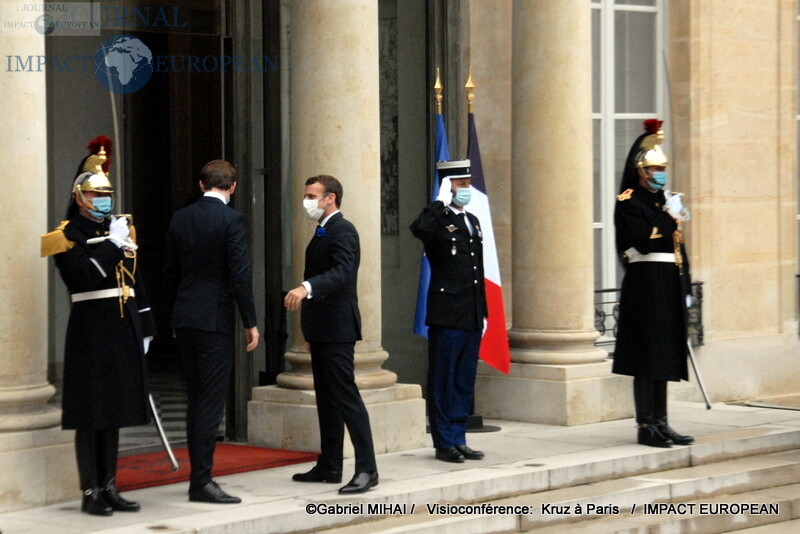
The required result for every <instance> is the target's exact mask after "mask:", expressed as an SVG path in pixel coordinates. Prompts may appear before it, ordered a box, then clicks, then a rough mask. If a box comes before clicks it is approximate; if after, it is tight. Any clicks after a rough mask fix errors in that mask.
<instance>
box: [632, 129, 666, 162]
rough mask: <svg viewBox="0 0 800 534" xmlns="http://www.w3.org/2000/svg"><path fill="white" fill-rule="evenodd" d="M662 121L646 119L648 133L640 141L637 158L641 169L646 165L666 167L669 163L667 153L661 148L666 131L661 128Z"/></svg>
mask: <svg viewBox="0 0 800 534" xmlns="http://www.w3.org/2000/svg"><path fill="white" fill-rule="evenodd" d="M661 124H662V121H659V120H655V119H650V120H649V121H645V123H644V127H645V131H646V132H647V133H648V135H647V136H646V137H645V138H644V139H642V141H641V143H639V147H640V150H639V155H638V156H637V158H636V166H637V167H639V168H640V169H644V168H645V167H666V166H667V165H669V161H667V155H666V154H664V151H663V150H661V143H663V142H664V131H663V130H662V129H661Z"/></svg>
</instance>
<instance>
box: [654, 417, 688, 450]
mask: <svg viewBox="0 0 800 534" xmlns="http://www.w3.org/2000/svg"><path fill="white" fill-rule="evenodd" d="M656 427H658V431H659V432H661V435H663V436H664V437H665V438H667V439H670V440H672V442H673V443H674V444H675V445H691V444H692V443H694V437H692V436H684V435H683V434H678V433H677V432H675V431H674V430H672V428H671V427H670V426H669V425H668V424H667V419H666V418H664V419H661V420H659V421H658V424H657V425H656Z"/></svg>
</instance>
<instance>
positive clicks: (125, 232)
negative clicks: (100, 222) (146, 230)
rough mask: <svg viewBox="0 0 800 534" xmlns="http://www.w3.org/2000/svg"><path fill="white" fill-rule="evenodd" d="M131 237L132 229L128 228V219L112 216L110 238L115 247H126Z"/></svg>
mask: <svg viewBox="0 0 800 534" xmlns="http://www.w3.org/2000/svg"><path fill="white" fill-rule="evenodd" d="M130 236H131V229H130V228H128V219H127V218H125V217H114V216H113V215H112V216H111V224H109V225H108V238H109V239H110V240H111V241H113V242H114V244H115V245H117V246H118V247H120V248H122V247H123V246H125V245H126V242H127V241H128V238H129V237H130Z"/></svg>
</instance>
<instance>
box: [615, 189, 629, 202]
mask: <svg viewBox="0 0 800 534" xmlns="http://www.w3.org/2000/svg"><path fill="white" fill-rule="evenodd" d="M631 193H633V189H626V190H625V191H623V192H622V193H620V194H619V195H617V200H619V201H620V202H622V201H623V200H628V199H629V198H631Z"/></svg>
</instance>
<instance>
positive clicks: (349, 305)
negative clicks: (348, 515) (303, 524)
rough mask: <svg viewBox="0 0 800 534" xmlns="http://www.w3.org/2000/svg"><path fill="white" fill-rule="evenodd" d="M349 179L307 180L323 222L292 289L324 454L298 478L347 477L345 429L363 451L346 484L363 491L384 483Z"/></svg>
mask: <svg viewBox="0 0 800 534" xmlns="http://www.w3.org/2000/svg"><path fill="white" fill-rule="evenodd" d="M341 203H342V184H340V183H339V181H338V180H337V179H336V178H334V177H333V176H325V175H322V176H314V177H312V178H309V179H308V180H306V188H305V196H304V200H303V207H304V208H305V210H306V214H307V215H308V216H309V218H310V219H311V220H314V221H317V222H318V223H319V226H318V227H317V230H316V232H315V234H314V237H313V238H312V239H311V242H310V243H309V244H308V247H307V248H306V263H305V272H304V274H303V277H304V278H305V281H304V282H303V283H302V284H301V285H299V286H297V287H296V288H294V289H292V290H291V291H289V292H288V293H287V295H286V298H285V300H284V305H285V306H286V308H287V309H288V310H291V311H294V310H297V309H298V308H300V307H301V306H302V311H301V325H302V330H303V337H304V338H305V340H306V342H307V343H308V346H309V349H310V351H311V368H312V371H313V374H314V391H315V392H316V394H317V416H318V418H319V431H320V448H321V454H320V456H319V458H318V459H317V465H316V466H314V468H313V469H311V471H308V472H307V473H298V474H296V475H294V476H293V477H292V480H295V481H298V482H333V483H338V482H341V480H342V446H343V444H344V427H345V425H346V426H347V431H348V432H349V433H350V439H351V440H352V442H353V448H354V449H355V455H356V469H355V475H354V476H353V478H352V480H350V482H349V483H348V484H347V485H345V486H343V487H342V488H340V489H339V493H341V494H353V493H363V492H365V491H367V490H368V489H369V488H371V487H373V486H377V485H378V468H377V466H376V464H375V452H374V449H373V445H372V431H371V430H370V426H369V414H368V413H367V409H366V407H365V406H364V401H363V400H362V399H361V394H360V393H359V392H358V387H357V386H356V383H355V377H354V362H353V353H354V349H355V343H356V341H358V340H360V339H361V314H360V313H359V311H358V293H357V289H356V286H357V280H358V265H359V262H360V260H361V247H360V245H359V240H358V232H357V231H356V229H355V227H354V226H353V224H352V223H351V222H350V221H348V220H346V219H345V218H344V217H343V216H342V214H341V212H340V211H339V207H340V206H341Z"/></svg>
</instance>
